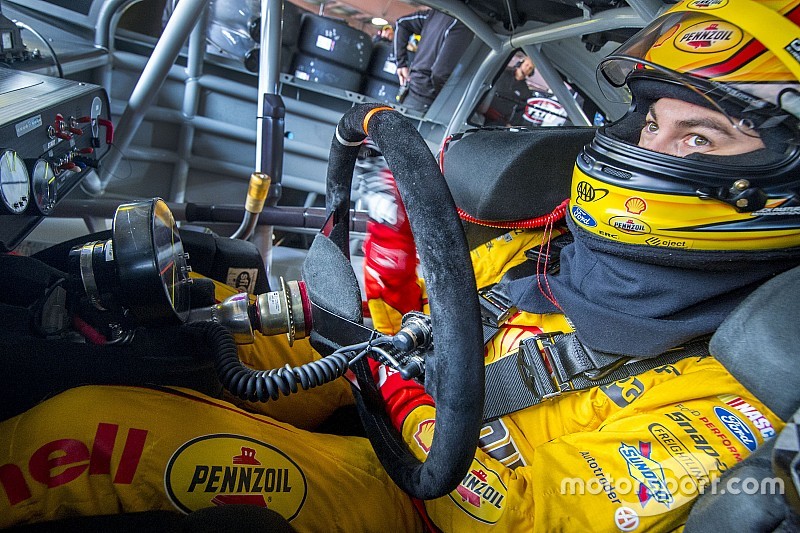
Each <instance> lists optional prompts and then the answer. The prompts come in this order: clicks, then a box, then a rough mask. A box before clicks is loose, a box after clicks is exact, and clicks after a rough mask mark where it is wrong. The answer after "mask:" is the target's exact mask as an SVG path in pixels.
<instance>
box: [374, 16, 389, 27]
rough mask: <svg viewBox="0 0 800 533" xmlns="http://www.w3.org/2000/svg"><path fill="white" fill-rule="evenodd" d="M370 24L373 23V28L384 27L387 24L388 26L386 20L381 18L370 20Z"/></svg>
mask: <svg viewBox="0 0 800 533" xmlns="http://www.w3.org/2000/svg"><path fill="white" fill-rule="evenodd" d="M372 23H373V24H374V25H375V26H386V25H387V24H389V21H388V20H386V19H382V18H380V17H374V18H373V19H372Z"/></svg>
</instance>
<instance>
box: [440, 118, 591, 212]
mask: <svg viewBox="0 0 800 533" xmlns="http://www.w3.org/2000/svg"><path fill="white" fill-rule="evenodd" d="M594 133H595V128H592V127H580V126H569V127H552V128H536V129H530V130H526V129H518V128H510V129H484V130H474V131H468V132H466V133H464V134H463V136H457V137H456V138H454V139H453V140H452V141H451V142H450V143H449V145H448V148H447V150H446V151H445V155H444V177H445V179H446V180H447V184H448V186H449V187H450V191H451V193H452V195H453V199H454V200H455V203H456V206H458V207H460V208H461V209H462V210H464V211H465V212H466V213H467V214H468V215H470V216H472V217H474V218H476V219H478V220H482V221H488V222H509V221H518V220H526V219H529V218H533V217H538V216H541V215H545V214H548V213H550V212H551V211H552V210H553V209H554V208H555V207H556V206H558V204H560V203H561V202H562V201H564V200H565V199H566V198H568V197H569V191H570V183H571V180H572V169H573V167H574V165H575V159H576V158H577V157H578V153H579V152H580V151H581V149H582V148H583V146H584V145H585V144H587V143H588V142H589V141H590V140H591V139H592V137H594Z"/></svg>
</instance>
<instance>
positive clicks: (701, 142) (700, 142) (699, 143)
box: [688, 135, 711, 148]
mask: <svg viewBox="0 0 800 533" xmlns="http://www.w3.org/2000/svg"><path fill="white" fill-rule="evenodd" d="M688 144H689V146H692V147H695V148H699V147H703V146H710V145H711V141H709V140H708V139H706V138H705V137H703V136H702V135H691V136H689V142H688Z"/></svg>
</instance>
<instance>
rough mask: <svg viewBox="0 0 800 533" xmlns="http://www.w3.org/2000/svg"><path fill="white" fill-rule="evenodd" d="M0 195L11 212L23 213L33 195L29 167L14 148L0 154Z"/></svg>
mask: <svg viewBox="0 0 800 533" xmlns="http://www.w3.org/2000/svg"><path fill="white" fill-rule="evenodd" d="M0 196H2V199H3V205H4V206H5V208H6V209H7V210H8V211H10V212H11V213H14V214H19V213H22V212H23V211H25V208H26V207H28V199H29V198H30V196H31V185H30V181H29V178H28V169H27V167H26V166H25V162H24V161H23V160H22V158H20V156H19V155H17V152H15V151H14V150H6V151H4V152H3V155H2V156H0Z"/></svg>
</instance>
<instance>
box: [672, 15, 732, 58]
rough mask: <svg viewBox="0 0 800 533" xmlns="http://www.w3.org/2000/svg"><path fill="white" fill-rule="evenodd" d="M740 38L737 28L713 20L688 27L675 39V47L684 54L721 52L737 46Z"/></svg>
mask: <svg viewBox="0 0 800 533" xmlns="http://www.w3.org/2000/svg"><path fill="white" fill-rule="evenodd" d="M742 37H743V34H742V30H740V29H739V28H738V27H737V26H734V25H733V24H728V23H727V22H724V21H721V20H715V21H713V22H711V23H708V22H703V23H702V24H695V25H694V26H689V27H688V28H687V29H686V31H684V32H683V33H682V34H680V35H678V36H677V37H676V38H675V46H676V47H677V48H678V49H679V50H683V51H685V52H701V53H712V52H722V51H724V50H730V49H731V48H733V47H735V46H736V45H738V44H739V43H740V42H742Z"/></svg>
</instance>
